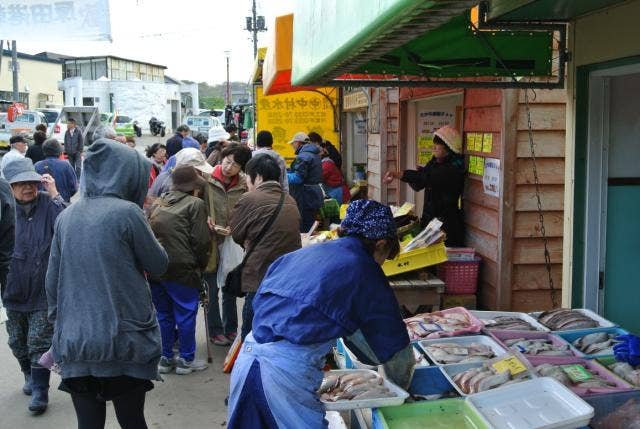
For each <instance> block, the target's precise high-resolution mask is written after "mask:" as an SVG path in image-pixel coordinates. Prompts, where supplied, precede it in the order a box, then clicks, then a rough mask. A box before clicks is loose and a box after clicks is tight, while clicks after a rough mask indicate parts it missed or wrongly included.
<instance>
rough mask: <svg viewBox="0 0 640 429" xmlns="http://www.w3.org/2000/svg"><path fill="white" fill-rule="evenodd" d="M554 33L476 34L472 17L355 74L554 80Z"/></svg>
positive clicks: (451, 23) (427, 35)
mask: <svg viewBox="0 0 640 429" xmlns="http://www.w3.org/2000/svg"><path fill="white" fill-rule="evenodd" d="M552 55H553V34H552V32H550V31H537V32H530V31H526V32H523V31H481V32H478V31H474V30H473V29H472V27H471V24H470V23H469V12H465V13H464V14H462V15H461V16H458V17H456V18H453V19H452V20H450V21H449V22H448V23H446V24H444V25H442V26H440V27H439V28H437V29H434V30H432V31H428V32H427V33H425V34H424V35H422V36H421V37H418V38H417V39H415V40H413V41H411V42H408V43H406V44H405V45H403V46H401V47H400V48H397V49H394V50H392V51H390V52H388V53H386V54H384V55H381V56H380V57H378V58H376V59H374V60H372V61H370V62H369V63H367V64H365V65H364V66H362V67H359V68H357V69H355V70H353V71H352V72H353V73H366V74H395V75H402V76H420V77H432V78H435V77H439V78H443V77H448V78H459V77H481V76H550V75H551V65H552V62H551V57H552Z"/></svg>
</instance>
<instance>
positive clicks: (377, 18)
mask: <svg viewBox="0 0 640 429" xmlns="http://www.w3.org/2000/svg"><path fill="white" fill-rule="evenodd" d="M477 2H478V1H477V0H376V1H371V0H305V1H301V2H297V4H296V9H295V12H294V20H293V64H292V66H293V67H292V75H291V81H292V83H293V84H294V85H313V84H326V83H329V82H330V81H331V79H333V78H335V77H338V76H340V75H342V74H344V73H349V72H351V71H352V70H354V69H356V68H359V67H361V66H363V65H364V64H366V63H368V62H369V61H371V59H374V58H376V57H378V56H380V55H383V54H386V53H387V52H389V51H392V50H394V49H396V48H399V47H400V46H402V45H404V44H405V43H407V42H409V41H411V40H412V39H415V38H416V37H418V36H420V35H422V34H424V33H425V32H427V31H429V30H432V29H434V28H437V27H438V26H440V25H441V24H443V23H446V22H447V21H449V20H450V19H451V18H453V17H456V16H459V15H460V14H461V13H462V12H464V11H465V10H467V9H469V8H470V7H472V6H474V5H475V4H477Z"/></svg>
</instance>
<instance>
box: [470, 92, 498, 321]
mask: <svg viewBox="0 0 640 429" xmlns="http://www.w3.org/2000/svg"><path fill="white" fill-rule="evenodd" d="M502 95H503V94H502V91H500V90H497V89H468V90H466V91H465V95H464V126H463V128H464V132H465V133H475V132H479V133H488V132H491V133H493V145H492V151H491V153H481V152H480V153H478V152H474V151H471V150H468V149H467V147H466V143H465V144H463V148H464V154H465V155H466V156H467V160H468V156H469V155H481V156H485V157H492V158H500V152H501V148H502V136H501V129H502V125H503V114H502V98H503V97H502ZM463 208H464V211H465V223H466V227H467V245H468V246H469V247H474V248H475V249H476V252H477V253H478V255H479V256H481V257H482V265H481V267H482V268H481V270H480V278H479V279H478V304H479V305H480V307H481V308H496V303H497V295H498V286H499V281H500V277H499V273H500V266H499V258H498V256H499V244H500V243H499V238H498V237H499V230H500V225H499V211H500V199H499V198H498V197H493V196H490V195H487V194H485V193H484V189H483V186H482V177H481V176H478V175H474V174H467V178H466V181H465V192H464V205H463Z"/></svg>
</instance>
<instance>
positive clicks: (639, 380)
mask: <svg viewBox="0 0 640 429" xmlns="http://www.w3.org/2000/svg"><path fill="white" fill-rule="evenodd" d="M607 367H608V368H609V369H610V370H611V371H613V372H614V373H615V374H616V375H618V376H619V377H622V378H623V379H624V380H625V381H628V382H629V383H631V384H633V385H634V386H636V387H640V366H636V367H633V366H631V365H629V364H628V363H627V362H615V363H613V364H611V365H608V366H607Z"/></svg>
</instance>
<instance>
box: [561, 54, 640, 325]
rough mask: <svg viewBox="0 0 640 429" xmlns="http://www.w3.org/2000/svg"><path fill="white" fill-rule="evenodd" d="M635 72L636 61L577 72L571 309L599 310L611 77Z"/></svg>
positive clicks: (601, 308)
mask: <svg viewBox="0 0 640 429" xmlns="http://www.w3.org/2000/svg"><path fill="white" fill-rule="evenodd" d="M638 72H640V56H638V57H629V58H622V59H618V60H614V61H608V62H604V63H598V64H591V65H587V66H582V67H578V68H577V70H576V118H575V123H576V128H575V129H576V132H575V141H576V142H582V144H576V145H575V160H576V166H575V185H574V186H575V193H574V213H575V222H574V242H573V255H574V260H573V273H572V277H573V281H572V300H571V301H572V306H573V307H574V308H578V307H584V308H588V309H591V310H593V311H595V312H597V313H599V314H601V313H602V312H603V311H604V304H603V302H604V301H603V300H604V295H603V293H602V287H603V285H604V272H605V258H606V225H607V217H606V216H607V179H608V149H609V105H610V103H609V80H610V77H614V76H623V75H627V74H633V73H638Z"/></svg>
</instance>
